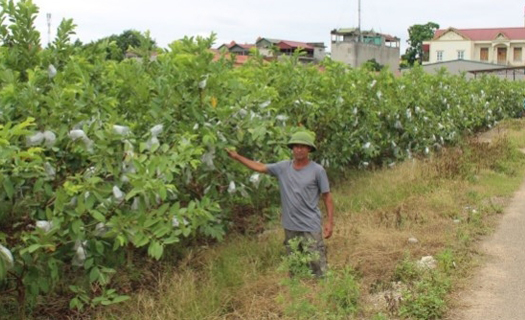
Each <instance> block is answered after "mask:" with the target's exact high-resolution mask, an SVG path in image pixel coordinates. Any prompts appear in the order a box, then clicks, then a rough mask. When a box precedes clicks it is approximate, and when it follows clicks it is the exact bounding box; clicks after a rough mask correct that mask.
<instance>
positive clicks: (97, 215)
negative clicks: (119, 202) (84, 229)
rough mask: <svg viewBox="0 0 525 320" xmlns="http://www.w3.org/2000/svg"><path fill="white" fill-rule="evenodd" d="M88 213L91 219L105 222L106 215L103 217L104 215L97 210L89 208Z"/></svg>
mask: <svg viewBox="0 0 525 320" xmlns="http://www.w3.org/2000/svg"><path fill="white" fill-rule="evenodd" d="M90 213H91V216H92V217H93V219H95V220H97V221H98V222H106V217H104V215H103V214H102V213H100V212H99V211H97V210H91V211H90Z"/></svg>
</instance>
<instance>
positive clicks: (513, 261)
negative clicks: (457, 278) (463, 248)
mask: <svg viewBox="0 0 525 320" xmlns="http://www.w3.org/2000/svg"><path fill="white" fill-rule="evenodd" d="M482 250H483V252H484V253H485V254H486V255H487V261H486V264H485V265H484V266H483V267H481V268H480V269H479V270H478V272H477V274H476V275H475V276H474V279H473V281H472V286H471V287H470V288H469V289H467V290H465V291H464V292H462V293H461V298H460V303H459V304H460V305H462V307H460V310H453V312H451V313H452V314H451V315H450V316H449V319H454V320H455V319H463V320H477V319H483V320H495V319H501V320H514V319H516V320H518V319H519V320H523V319H525V183H523V184H522V185H521V187H520V189H519V190H518V191H517V192H516V194H515V195H514V197H513V199H512V201H511V203H510V205H509V206H508V207H507V209H506V210H505V212H504V215H503V217H502V220H501V222H500V225H499V226H498V228H497V229H496V231H495V233H494V234H493V236H491V237H490V238H489V239H487V241H485V242H484V243H483V245H482Z"/></svg>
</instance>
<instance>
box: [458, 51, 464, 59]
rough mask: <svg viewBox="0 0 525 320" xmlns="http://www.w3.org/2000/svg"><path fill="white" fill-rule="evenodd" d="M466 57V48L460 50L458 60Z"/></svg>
mask: <svg viewBox="0 0 525 320" xmlns="http://www.w3.org/2000/svg"><path fill="white" fill-rule="evenodd" d="M464 58H465V50H458V60H463V59H464Z"/></svg>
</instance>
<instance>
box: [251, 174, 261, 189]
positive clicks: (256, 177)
mask: <svg viewBox="0 0 525 320" xmlns="http://www.w3.org/2000/svg"><path fill="white" fill-rule="evenodd" d="M250 182H251V183H252V184H253V185H254V186H255V188H258V187H259V183H260V182H261V175H260V174H259V173H254V174H252V175H251V177H250Z"/></svg>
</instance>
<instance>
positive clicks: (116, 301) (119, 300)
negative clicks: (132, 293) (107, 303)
mask: <svg viewBox="0 0 525 320" xmlns="http://www.w3.org/2000/svg"><path fill="white" fill-rule="evenodd" d="M129 299H130V297H129V296H116V297H115V299H113V303H120V302H123V301H126V300H129Z"/></svg>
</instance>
